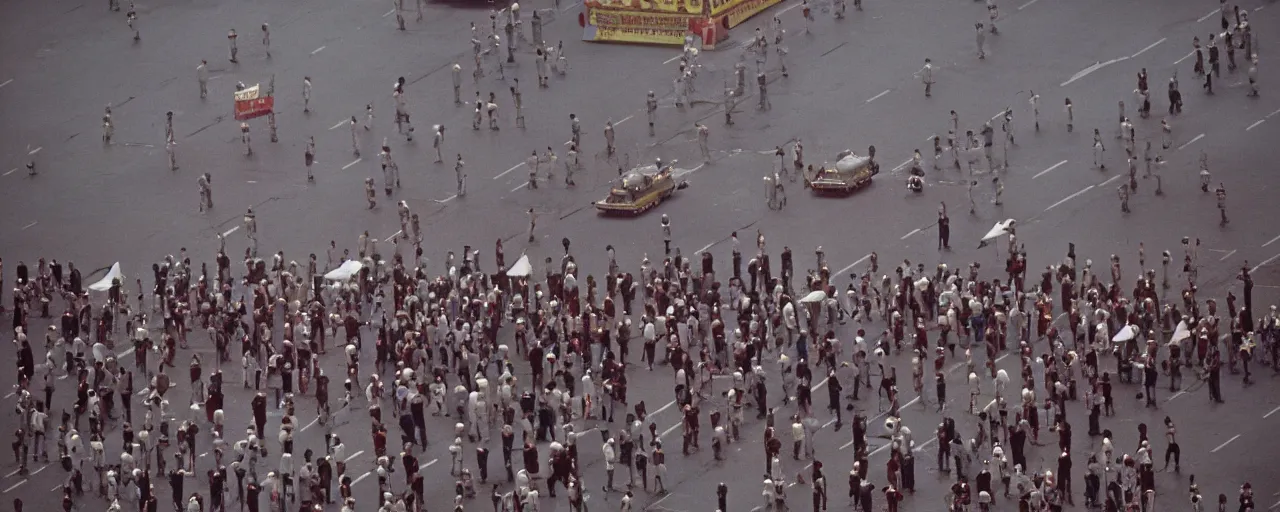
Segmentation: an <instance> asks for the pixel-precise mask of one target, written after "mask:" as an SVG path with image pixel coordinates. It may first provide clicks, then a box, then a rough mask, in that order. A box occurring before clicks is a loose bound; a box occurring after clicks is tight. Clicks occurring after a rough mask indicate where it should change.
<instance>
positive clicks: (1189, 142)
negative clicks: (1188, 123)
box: [1178, 133, 1204, 151]
mask: <svg viewBox="0 0 1280 512" xmlns="http://www.w3.org/2000/svg"><path fill="white" fill-rule="evenodd" d="M1203 138H1204V134H1203V133H1202V134H1200V135H1196V136H1195V137H1194V138H1192V139H1191V140H1189V141H1187V142H1186V143H1185V144H1183V145H1181V146H1178V151H1182V148H1185V147H1187V146H1190V145H1192V144H1195V142H1196V141H1198V140H1200V139H1203Z"/></svg>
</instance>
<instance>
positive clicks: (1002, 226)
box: [982, 219, 1018, 242]
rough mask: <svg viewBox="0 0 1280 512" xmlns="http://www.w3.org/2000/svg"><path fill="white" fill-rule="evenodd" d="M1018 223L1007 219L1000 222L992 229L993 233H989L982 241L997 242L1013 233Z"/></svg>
mask: <svg viewBox="0 0 1280 512" xmlns="http://www.w3.org/2000/svg"><path fill="white" fill-rule="evenodd" d="M1017 223H1018V221H1016V220H1013V219H1005V220H1002V221H1000V222H997V223H996V225H995V226H992V227H991V231H987V234H986V235H984V236H983V237H982V241H983V242H986V241H989V240H995V239H997V238H1000V237H1002V236H1004V235H1007V234H1009V233H1012V232H1013V226H1014V225H1015V224H1017Z"/></svg>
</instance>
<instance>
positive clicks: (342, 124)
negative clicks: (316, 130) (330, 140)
mask: <svg viewBox="0 0 1280 512" xmlns="http://www.w3.org/2000/svg"><path fill="white" fill-rule="evenodd" d="M350 122H351V120H350V119H343V120H341V121H338V124H335V125H333V126H330V127H329V129H330V130H337V129H338V128H342V127H343V126H346V125H347V124H348V123H350Z"/></svg>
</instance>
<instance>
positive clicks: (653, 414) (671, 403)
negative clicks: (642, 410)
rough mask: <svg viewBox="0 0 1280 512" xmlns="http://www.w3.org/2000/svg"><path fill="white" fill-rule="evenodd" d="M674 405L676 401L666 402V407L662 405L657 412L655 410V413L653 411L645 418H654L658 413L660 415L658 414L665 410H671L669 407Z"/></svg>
mask: <svg viewBox="0 0 1280 512" xmlns="http://www.w3.org/2000/svg"><path fill="white" fill-rule="evenodd" d="M675 404H676V401H675V400H672V401H670V402H667V405H664V406H662V407H659V408H658V410H656V411H653V412H651V413H649V414H648V416H647V417H653V416H656V415H657V414H658V413H660V412H662V411H665V410H667V409H670V408H671V406H673V405H675Z"/></svg>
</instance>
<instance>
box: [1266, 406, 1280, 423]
mask: <svg viewBox="0 0 1280 512" xmlns="http://www.w3.org/2000/svg"><path fill="white" fill-rule="evenodd" d="M1276 412H1280V407H1276V408H1275V409H1272V410H1271V412H1269V413H1266V414H1263V415H1262V419H1264V420H1265V419H1267V418H1270V417H1271V415H1272V414H1275V413H1276Z"/></svg>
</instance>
